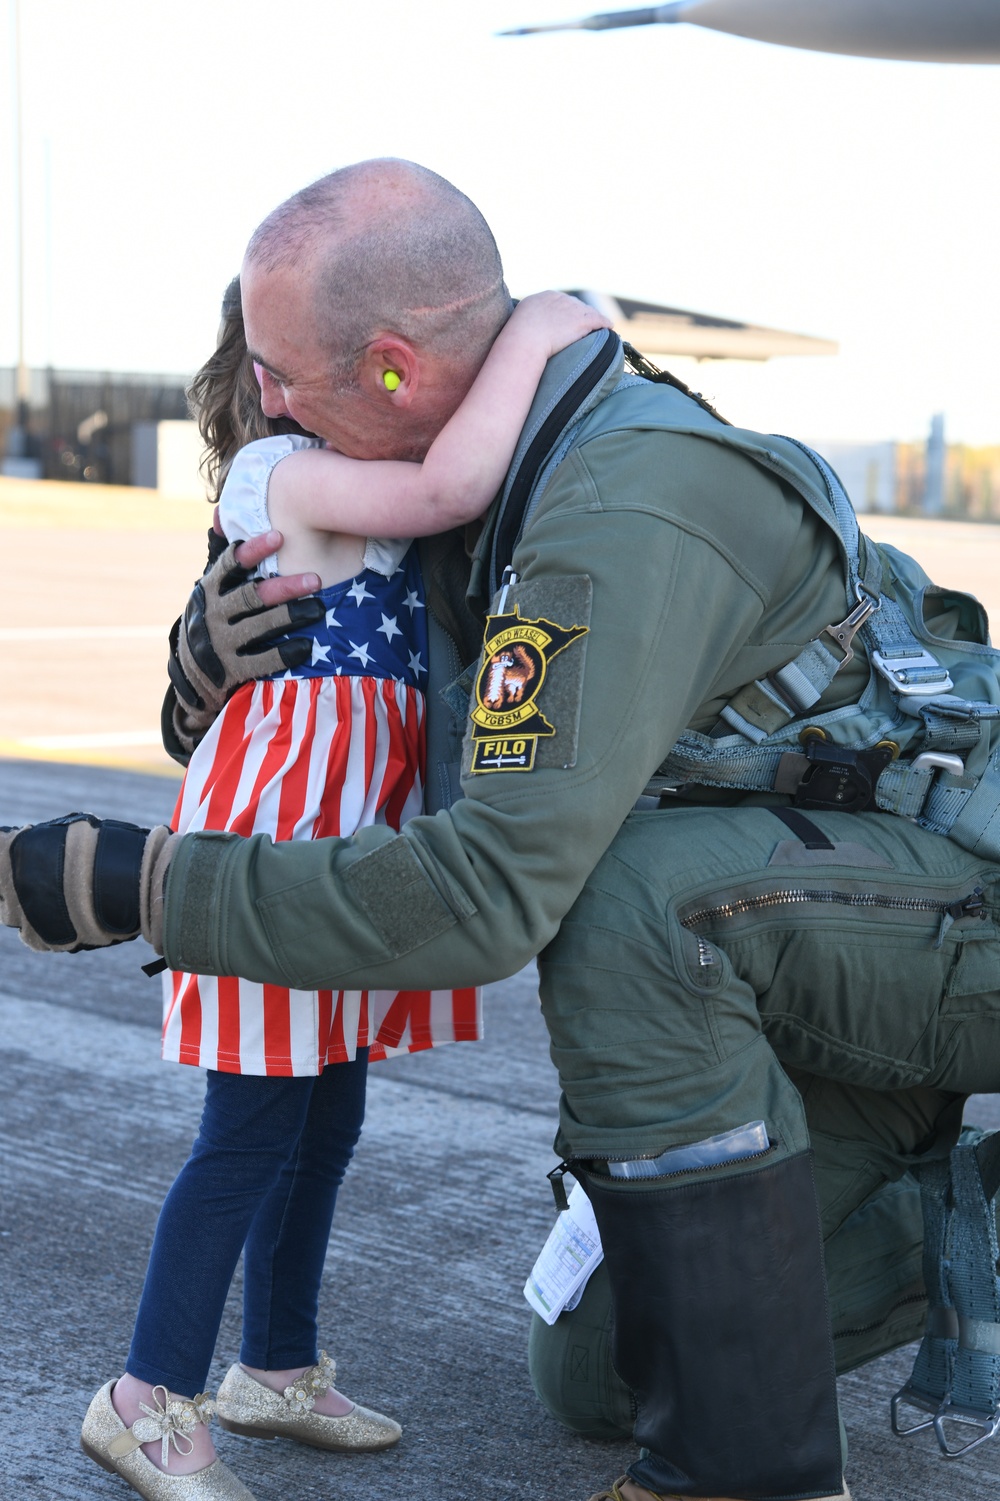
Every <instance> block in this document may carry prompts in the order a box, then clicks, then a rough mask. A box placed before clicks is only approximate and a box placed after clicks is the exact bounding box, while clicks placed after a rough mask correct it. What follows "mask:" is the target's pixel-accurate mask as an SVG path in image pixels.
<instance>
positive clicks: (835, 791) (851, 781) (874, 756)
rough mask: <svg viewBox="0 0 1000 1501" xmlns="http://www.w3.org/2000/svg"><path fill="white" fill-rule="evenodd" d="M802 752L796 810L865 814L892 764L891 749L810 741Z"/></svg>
mask: <svg viewBox="0 0 1000 1501" xmlns="http://www.w3.org/2000/svg"><path fill="white" fill-rule="evenodd" d="M845 660H846V659H845ZM803 751H804V759H805V761H806V763H807V765H806V767H805V770H804V773H803V775H802V778H801V780H800V781H799V784H798V786H797V787H796V788H795V790H794V793H793V795H792V801H793V803H794V804H795V806H796V808H826V809H828V810H829V811H831V812H832V811H837V812H840V813H864V812H865V811H866V810H867V809H868V808H871V807H873V806H874V804H875V783H876V782H877V781H878V779H879V776H880V775H881V773H882V772H883V771H884V769H885V767H886V766H888V764H889V762H890V761H891V760H892V749H891V747H889V746H874V747H873V748H872V749H871V750H851V749H850V748H849V747H848V746H844V745H831V744H829V743H828V742H826V741H823V740H820V739H818V738H816V737H810V738H809V739H808V740H807V741H806V742H805V745H804V746H803ZM801 759H802V758H799V757H798V756H796V761H800V760H801ZM782 790H783V789H782Z"/></svg>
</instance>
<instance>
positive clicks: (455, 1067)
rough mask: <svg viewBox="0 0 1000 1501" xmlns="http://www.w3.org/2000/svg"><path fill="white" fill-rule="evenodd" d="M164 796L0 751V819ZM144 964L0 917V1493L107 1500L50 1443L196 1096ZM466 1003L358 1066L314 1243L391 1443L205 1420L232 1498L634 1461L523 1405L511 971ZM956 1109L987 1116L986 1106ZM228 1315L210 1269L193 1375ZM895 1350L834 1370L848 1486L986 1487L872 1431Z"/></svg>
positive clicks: (517, 1028)
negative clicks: (363, 1446) (387, 1058)
mask: <svg viewBox="0 0 1000 1501" xmlns="http://www.w3.org/2000/svg"><path fill="white" fill-rule="evenodd" d="M173 792H174V789H173V787H172V786H171V784H170V782H169V781H167V780H165V779H163V778H161V777H157V776H152V775H139V774H134V773H128V772H123V771H120V770H110V769H98V768H90V767H80V766H66V765H55V764H43V763H38V762H31V761H8V762H0V824H7V825H10V824H19V823H23V822H26V821H35V820H38V819H42V818H46V817H51V816H54V815H56V814H59V813H63V812H66V811H67V810H69V809H71V808H81V807H82V808H88V809H92V810H93V811H95V812H97V813H100V814H105V815H108V814H115V815H116V816H119V817H124V818H129V819H134V820H135V821H136V822H140V823H147V824H148V823H153V822H159V821H162V820H164V819H165V818H166V817H167V816H168V815H169V812H170V807H171V803H172V800H173ZM148 957H149V952H148V950H145V949H144V946H143V945H142V944H140V943H135V944H126V945H123V946H122V947H121V948H119V949H114V950H110V951H107V952H103V953H92V954H80V955H71V956H64V955H51V956H50V955H37V954H32V953H30V952H29V951H28V950H27V949H26V948H24V947H23V946H22V945H21V944H20V943H19V941H18V940H17V938H16V936H15V935H14V934H13V933H12V932H10V931H8V930H6V929H3V930H0V1080H2V1084H0V1144H2V1151H0V1343H2V1350H3V1365H2V1369H3V1379H4V1392H5V1398H4V1401H3V1403H2V1407H0V1498H3V1501H22V1498H24V1501H57V1498H58V1501H84V1498H88V1501H89V1498H94V1501H114V1498H116V1497H119V1498H121V1501H124V1498H125V1497H126V1496H128V1495H131V1494H133V1493H132V1492H131V1491H129V1490H127V1489H126V1487H125V1485H124V1483H123V1482H122V1481H120V1480H118V1479H117V1478H115V1477H114V1476H109V1475H106V1474H104V1473H103V1472H102V1471H100V1470H98V1469H97V1468H96V1467H95V1466H94V1465H93V1464H92V1463H91V1462H90V1461H89V1460H88V1459H86V1458H85V1457H84V1456H83V1455H82V1454H81V1452H80V1450H79V1448H78V1447H77V1435H78V1430H79V1423H80V1420H81V1418H82V1415H83V1413H84V1411H85V1409H86V1405H87V1402H88V1401H89V1399H90V1397H91V1395H92V1394H93V1392H94V1391H95V1390H96V1389H97V1387H98V1386H99V1385H100V1384H101V1383H102V1382H103V1381H105V1380H107V1379H108V1378H109V1377H111V1376H115V1375H117V1374H119V1373H120V1371H121V1370H122V1367H123V1362H124V1359H125V1354H126V1351H127V1347H128V1339H129V1332H130V1326H131V1321H132V1317H133V1314H134V1311H135V1307H136V1302H137V1299H138V1296H139V1291H140V1288H141V1284H142V1277H143V1272H144V1269H145V1261H146V1256H147V1252H148V1248H149V1243H150V1239H151V1237H152V1233H153V1228H154V1225H155V1222H156V1215H157V1211H158V1209H159V1205H160V1203H161V1201H162V1198H163V1195H164V1193H165V1192H166V1190H167V1188H168V1187H169V1185H170V1183H171V1181H172V1179H173V1177H174V1175H175V1173H176V1172H177V1170H178V1169H179V1168H180V1166H181V1164H182V1163H183V1161H184V1158H185V1155H186V1153H187V1149H188V1147H189V1144H190V1141H191V1138H192V1135H193V1133H194V1131H195V1128H196V1124H197V1119H198V1113H199V1107H200V1098H201V1087H202V1080H201V1075H200V1073H199V1072H198V1071H197V1070H195V1069H189V1068H181V1067H178V1066H176V1065H174V1064H164V1063H161V1062H160V1061H159V1059H158V1038H157V1026H158V1020H159V995H160V986H159V981H158V980H148V979H147V978H146V977H145V976H144V975H143V974H142V972H141V970H140V968H139V965H140V963H142V962H143V961H144V960H145V959H147V958H148ZM486 1016H487V1039H486V1041H485V1042H483V1043H480V1044H460V1045H457V1046H454V1047H448V1048H442V1049H440V1050H439V1051H438V1052H436V1053H425V1054H422V1055H418V1056H416V1057H413V1058H408V1059H401V1060H397V1061H394V1062H392V1063H388V1064H381V1065H375V1066H374V1067H373V1068H372V1071H371V1076H370V1086H369V1099H368V1116H367V1122H366V1125H365V1130H364V1134H363V1136H362V1139H361V1143H360V1146H359V1149H358V1152H357V1155H356V1158H355V1162H354V1164H353V1165H352V1167H351V1170H350V1171H349V1173H348V1176H347V1181H346V1182H345V1185H344V1188H343V1190H342V1192H341V1197H340V1202H339V1205H338V1209H337V1215H336V1220H335V1223H334V1230H333V1236H332V1239H331V1243H330V1251H329V1256H328V1260H327V1271H326V1278H325V1283H324V1289H323V1296H322V1303H321V1324H322V1329H323V1340H324V1342H325V1344H326V1345H327V1346H328V1348H329V1350H330V1352H331V1354H333V1355H334V1357H335V1358H336V1360H337V1362H338V1367H339V1370H340V1379H341V1383H342V1386H343V1389H344V1390H345V1391H347V1392H348V1394H350V1395H352V1396H355V1397H356V1398H357V1399H358V1400H360V1401H362V1402H365V1403H367V1404H368V1405H371V1406H375V1407H377V1408H380V1409H381V1410H382V1411H386V1412H389V1413H392V1414H393V1415H394V1416H395V1417H397V1418H398V1419H399V1420H400V1421H401V1422H402V1424H403V1426H404V1430H405V1431H404V1436H403V1439H402V1442H401V1443H400V1444H399V1446H398V1447H397V1448H395V1449H392V1450H390V1451H388V1452H387V1453H385V1454H382V1455H358V1456H349V1455H324V1454H322V1453H320V1452H318V1451H316V1450H310V1449H306V1448H302V1447H300V1446H297V1445H294V1444H291V1443H289V1442H285V1441H283V1440H279V1441H277V1442H274V1443H260V1442H258V1441H254V1440H251V1439H243V1438H237V1437H233V1436H232V1435H228V1434H225V1433H222V1434H221V1435H220V1438H219V1448H220V1452H221V1454H222V1456H223V1457H224V1458H225V1460H226V1461H227V1463H229V1464H230V1465H231V1466H232V1467H233V1468H234V1469H235V1470H236V1471H237V1472H238V1473H239V1474H240V1475H241V1476H242V1478H243V1479H244V1480H245V1481H246V1482H247V1483H248V1484H249V1485H250V1486H251V1488H252V1489H253V1491H254V1493H255V1495H256V1496H257V1498H258V1501H299V1498H302V1501H306V1498H312V1497H317V1498H319V1497H322V1498H329V1501H335V1498H336V1501H340V1498H344V1501H346V1498H348V1497H349V1498H351V1501H585V1498H586V1497H587V1496H589V1495H590V1493H591V1492H592V1491H594V1490H596V1489H597V1488H598V1487H599V1486H601V1485H604V1484H606V1483H607V1482H608V1481H610V1480H611V1479H612V1478H613V1477H614V1476H616V1475H618V1474H620V1473H621V1472H622V1470H623V1469H624V1468H625V1466H626V1464H627V1463H628V1462H629V1459H630V1458H631V1457H632V1455H633V1454H634V1450H633V1449H632V1448H631V1446H630V1445H628V1444H595V1443H590V1442H587V1441H585V1440H582V1439H580V1438H577V1437H576V1436H574V1435H573V1434H570V1433H567V1432H565V1431H564V1430H563V1429H562V1428H560V1427H559V1426H558V1425H557V1424H556V1423H554V1422H553V1421H552V1420H551V1419H550V1418H549V1417H548V1416H547V1415H546V1414H545V1413H544V1412H543V1410H542V1409H541V1407H540V1406H539V1405H538V1403H537V1401H536V1400H535V1397H534V1395H533V1393H532V1390H531V1386H530V1383H529V1380H528V1375H527V1369H526V1363H525V1343H526V1339H527V1330H528V1322H529V1314H528V1309H527V1305H526V1304H525V1303H524V1301H523V1298H522V1296H521V1288H522V1286H523V1283H524V1279H525V1277H526V1275H527V1273H528V1271H529V1270H530V1268H531V1265H532V1263H533V1261H534V1258H535V1256H536V1254H537V1252H538V1249H539V1247H540V1246H541V1244H542V1242H543V1240H544V1238H545V1236H546V1235H547V1233H548V1231H549V1229H550V1227H551V1224H552V1222H553V1219H554V1209H553V1206H552V1200H551V1196H550V1193H549V1188H548V1185H547V1183H546V1181H545V1173H546V1171H547V1170H548V1169H549V1168H550V1167H551V1166H552V1165H553V1164H554V1161H555V1159H554V1157H553V1155H552V1152H551V1149H550V1142H551V1138H552V1134H553V1130H554V1124H555V1113H556V1097H557V1089H556V1081H555V1076H554V1073H553V1070H552V1067H551V1064H550V1063H549V1059H548V1052H547V1046H546V1038H545V1029H544V1026H543V1024H542V1021H541V1017H540V1015H539V1011H538V1005H537V994H536V990H535V981H534V975H533V973H532V972H530V971H526V972H524V973H523V974H521V975H517V976H515V977H514V978H513V979H510V980H507V981H504V982H503V983H501V984H499V985H494V986H491V987H490V988H489V991H488V993H487V1002H486ZM967 1114H968V1117H969V1118H970V1119H972V1120H975V1121H977V1122H978V1123H980V1124H985V1125H993V1126H1000V1110H998V1109H997V1099H996V1097H989V1098H985V1097H978V1098H977V1099H976V1100H975V1101H973V1102H971V1103H970V1108H969V1111H968V1112H967ZM178 1297H183V1289H180V1290H179V1292H178ZM239 1325H240V1312H239V1285H238V1279H237V1284H236V1285H235V1286H234V1288H233V1291H232V1293H231V1295H230V1300H229V1303H228V1305H227V1309H226V1316H225V1320H224V1324H223V1328H222V1332H221V1335H220V1339H219V1344H218V1349H217V1353H216V1360H215V1363H214V1367H213V1370H212V1373H211V1381H210V1384H211V1385H212V1386H213V1387H214V1386H217V1384H218V1382H219V1381H220V1380H221V1378H222V1375H223V1373H224V1371H225V1369H226V1367H227V1365H228V1364H229V1362H230V1361H231V1360H233V1359H235V1358H236V1356H237V1352H238V1348H239ZM913 1354H914V1350H913V1348H910V1349H907V1350H904V1351H900V1352H897V1353H896V1354H894V1355H892V1356H889V1357H886V1358H885V1359H883V1360H880V1361H877V1362H875V1363H873V1364H872V1365H870V1366H868V1367H865V1368H864V1369H863V1370H861V1371H858V1372H855V1373H853V1374H852V1375H850V1376H848V1377H846V1378H844V1379H842V1381H841V1382H840V1395H841V1403H842V1407H843V1411H844V1415H845V1419H846V1422H847V1424H848V1429H849V1434H850V1444H851V1454H850V1462H849V1466H848V1471H847V1475H848V1481H849V1483H850V1486H851V1490H852V1493H853V1495H854V1497H855V1501H986V1498H987V1497H994V1496H995V1495H996V1493H997V1484H998V1475H1000V1441H994V1442H993V1444H986V1445H984V1446H983V1447H982V1448H981V1449H979V1450H978V1451H976V1453H974V1454H973V1455H971V1456H969V1458H967V1459H964V1460H959V1461H955V1462H952V1463H947V1462H945V1461H943V1460H941V1459H939V1458H937V1457H936V1454H935V1453H934V1452H932V1448H931V1445H930V1444H929V1442H927V1440H926V1436H923V1437H918V1438H915V1439H912V1440H909V1441H903V1440H900V1439H897V1438H894V1437H893V1436H892V1434H891V1432H890V1431H889V1418H888V1403H889V1397H890V1396H891V1394H892V1392H893V1391H895V1390H896V1389H897V1388H898V1387H899V1386H900V1385H901V1384H902V1382H903V1381H904V1380H905V1379H906V1376H907V1375H908V1373H909V1369H910V1366H911V1364H912V1359H913ZM718 1421H719V1422H720V1423H724V1422H725V1421H726V1414H725V1413H722V1412H720V1413H719V1414H718Z"/></svg>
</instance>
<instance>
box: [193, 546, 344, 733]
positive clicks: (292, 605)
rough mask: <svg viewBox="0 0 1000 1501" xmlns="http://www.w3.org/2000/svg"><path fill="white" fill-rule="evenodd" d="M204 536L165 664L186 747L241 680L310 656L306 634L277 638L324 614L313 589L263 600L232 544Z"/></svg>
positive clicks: (282, 668) (296, 664)
mask: <svg viewBox="0 0 1000 1501" xmlns="http://www.w3.org/2000/svg"><path fill="white" fill-rule="evenodd" d="M208 536H209V566H208V568H207V570H206V571H205V573H204V574H203V575H202V577H201V578H200V579H199V580H198V582H197V583H196V584H195V586H194V590H193V592H192V594H191V598H190V599H189V600H188V603H187V608H186V609H185V611H184V614H183V615H182V616H181V618H180V619H179V620H177V621H175V623H174V625H173V627H172V629H171V632H170V660H169V661H168V663H167V671H168V672H169V674H170V682H171V684H172V686H173V690H174V694H175V696H176V703H175V705H174V707H173V716H172V722H173V728H174V732H175V734H176V736H177V739H178V741H179V743H180V745H181V746H182V748H183V749H184V750H185V751H187V752H188V754H190V753H191V751H192V750H193V749H194V747H195V746H196V745H197V743H198V741H199V740H200V739H201V738H202V736H203V735H204V734H205V731H206V730H207V729H208V727H209V725H211V723H212V721H213V720H214V719H215V717H216V715H217V714H218V713H219V710H220V709H221V708H222V706H223V704H225V702H226V700H227V699H228V698H229V696H230V694H232V693H233V692H235V690H236V689H237V688H238V687H239V686H240V685H241V684H242V683H247V682H250V681H251V679H254V678H265V677H270V676H271V674H272V673H278V672H284V671H285V670H286V669H287V668H289V667H301V666H302V664H303V662H307V661H308V660H309V658H310V656H311V653H312V645H311V642H310V641H309V640H308V639H307V638H306V637H304V636H299V637H292V638H291V639H289V640H284V641H282V640H276V639H275V638H277V637H280V636H283V635H285V634H286V633H287V632H289V631H293V630H297V629H299V628H300V627H302V626H306V625H315V624H316V622H317V621H319V620H322V619H323V616H324V615H325V613H326V608H325V606H324V605H323V602H322V601H321V600H319V599H317V598H316V597H315V595H310V596H308V597H307V598H306V599H293V600H290V601H289V602H288V603H287V604H283V605H265V604H263V603H262V602H261V598H260V595H259V594H258V592H257V586H256V584H255V583H254V582H253V581H252V580H251V579H250V576H249V573H248V572H247V570H246V569H245V568H241V567H240V565H239V563H237V561H236V547H237V545H238V544H236V543H232V544H229V545H227V544H226V542H225V539H224V538H222V537H220V536H219V535H218V533H217V532H209V534H208ZM220 549H221V551H220Z"/></svg>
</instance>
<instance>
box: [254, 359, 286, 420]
mask: <svg viewBox="0 0 1000 1501" xmlns="http://www.w3.org/2000/svg"><path fill="white" fill-rule="evenodd" d="M260 409H261V411H262V412H263V413H264V416H265V417H287V416H289V411H288V408H287V407H286V406H285V398H284V393H283V392H282V389H281V385H280V382H278V381H276V380H275V378H274V376H273V375H269V374H268V372H267V371H266V370H262V371H261V373H260Z"/></svg>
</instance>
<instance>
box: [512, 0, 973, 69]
mask: <svg viewBox="0 0 1000 1501" xmlns="http://www.w3.org/2000/svg"><path fill="white" fill-rule="evenodd" d="M677 22H687V23H688V24H689V25H691V26H705V27H707V28H708V29H709V30H711V31H727V32H729V33H731V34H732V35H733V36H742V37H749V38H751V39H753V40H754V41H758V42H775V43H777V44H778V45H779V46H782V47H802V48H805V49H806V50H807V51H810V52H840V53H845V54H847V55H849V56H853V57H885V58H896V59H899V60H901V61H908V62H939V63H998V62H1000V0H674V3H673V4H670V5H652V6H647V7H645V8H643V9H642V10H619V11H605V12H602V13H600V14H598V15H594V16H585V17H583V18H582V19H581V20H578V21H556V22H553V23H552V24H550V25H541V26H519V27H517V28H515V29H514V30H511V31H505V32H501V33H500V34H501V36H529V35H532V34H534V33H535V32H539V31H607V30H610V29H612V28H615V27H619V26H671V25H675V24H676V23H677Z"/></svg>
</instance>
